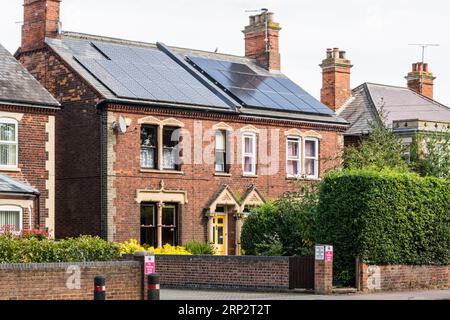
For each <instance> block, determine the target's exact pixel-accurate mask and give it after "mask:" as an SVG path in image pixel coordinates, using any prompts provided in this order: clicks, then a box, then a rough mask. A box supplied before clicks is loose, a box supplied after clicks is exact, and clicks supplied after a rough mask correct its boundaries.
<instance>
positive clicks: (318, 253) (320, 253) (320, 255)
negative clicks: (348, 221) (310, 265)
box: [316, 246, 325, 261]
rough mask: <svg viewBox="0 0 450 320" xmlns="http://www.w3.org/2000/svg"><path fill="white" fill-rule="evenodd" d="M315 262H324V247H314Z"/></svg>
mask: <svg viewBox="0 0 450 320" xmlns="http://www.w3.org/2000/svg"><path fill="white" fill-rule="evenodd" d="M316 260H320V261H323V260H325V247H324V246H316Z"/></svg>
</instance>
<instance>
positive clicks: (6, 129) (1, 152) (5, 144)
mask: <svg viewBox="0 0 450 320" xmlns="http://www.w3.org/2000/svg"><path fill="white" fill-rule="evenodd" d="M17 127H18V122H17V120H13V119H0V166H2V167H17V162H18V155H17V154H18V152H17V149H18V138H17V137H18V135H17Z"/></svg>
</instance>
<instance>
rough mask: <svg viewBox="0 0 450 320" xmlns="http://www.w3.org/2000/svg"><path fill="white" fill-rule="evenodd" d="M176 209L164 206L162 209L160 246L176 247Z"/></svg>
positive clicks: (172, 206)
mask: <svg viewBox="0 0 450 320" xmlns="http://www.w3.org/2000/svg"><path fill="white" fill-rule="evenodd" d="M176 230H177V207H176V206H175V205H165V206H164V208H163V209H162V229H161V232H162V244H163V245H165V244H170V245H172V246H175V245H177V232H176Z"/></svg>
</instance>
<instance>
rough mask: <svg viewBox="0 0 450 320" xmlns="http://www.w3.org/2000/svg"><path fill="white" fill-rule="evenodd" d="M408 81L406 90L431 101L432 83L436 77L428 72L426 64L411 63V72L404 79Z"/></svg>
mask: <svg viewBox="0 0 450 320" xmlns="http://www.w3.org/2000/svg"><path fill="white" fill-rule="evenodd" d="M405 79H406V80H407V81H408V88H409V89H411V90H412V91H415V92H417V93H420V94H422V95H424V96H426V97H428V98H430V99H433V85H434V84H433V82H434V80H435V79H436V77H434V76H433V73H432V72H430V71H428V63H422V62H417V63H413V65H412V71H411V72H410V73H408V75H407V76H406V77H405Z"/></svg>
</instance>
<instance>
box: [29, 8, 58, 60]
mask: <svg viewBox="0 0 450 320" xmlns="http://www.w3.org/2000/svg"><path fill="white" fill-rule="evenodd" d="M60 2H61V0H25V1H24V4H23V6H24V20H23V26H22V46H21V52H27V51H31V50H36V49H40V48H42V47H44V41H45V37H49V38H58V37H60V35H59V34H58V24H59V21H60V20H59V7H60Z"/></svg>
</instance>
